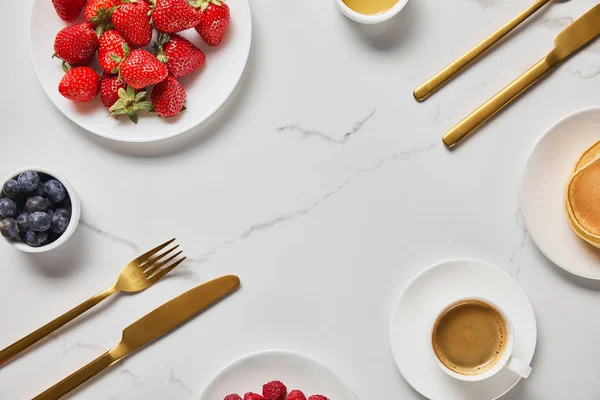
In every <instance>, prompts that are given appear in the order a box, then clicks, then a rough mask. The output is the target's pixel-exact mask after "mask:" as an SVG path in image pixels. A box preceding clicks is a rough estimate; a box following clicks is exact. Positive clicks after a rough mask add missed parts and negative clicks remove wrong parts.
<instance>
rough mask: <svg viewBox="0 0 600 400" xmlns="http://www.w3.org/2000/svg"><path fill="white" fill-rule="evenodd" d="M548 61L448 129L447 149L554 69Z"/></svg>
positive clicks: (445, 141) (532, 69)
mask: <svg viewBox="0 0 600 400" xmlns="http://www.w3.org/2000/svg"><path fill="white" fill-rule="evenodd" d="M550 60H551V57H550V56H547V57H544V59H542V60H541V61H539V62H538V63H537V64H535V65H534V66H533V67H531V68H529V69H528V70H527V71H526V72H525V73H524V74H523V75H521V76H520V77H518V78H517V79H515V80H514V81H513V82H512V83H511V84H510V85H508V86H507V87H505V88H504V89H502V90H501V91H500V92H498V93H497V94H496V95H495V96H494V97H492V98H491V99H489V100H488V101H487V102H485V103H484V104H483V105H482V106H481V107H479V108H478V109H477V110H475V111H473V112H472V113H471V114H469V116H467V117H466V118H465V119H463V120H462V121H461V122H459V123H458V124H457V125H456V126H455V127H454V128H452V129H450V130H449V131H448V132H447V133H446V134H445V135H444V137H443V138H442V140H443V141H444V144H445V145H446V146H448V147H453V146H454V145H456V144H457V143H458V142H459V141H460V140H462V139H463V138H464V137H465V136H467V135H468V134H469V133H471V132H472V131H474V130H475V129H476V128H478V127H479V126H480V125H482V124H483V123H484V122H485V121H487V120H488V119H490V118H491V117H492V116H493V115H494V114H496V113H497V112H498V111H500V110H502V109H503V108H504V107H505V106H506V105H508V104H509V103H510V102H511V101H513V100H514V99H515V98H517V97H518V96H519V95H520V94H521V93H523V92H524V91H525V90H527V88H529V87H530V86H531V85H533V84H534V83H535V82H536V81H538V80H539V79H540V78H541V77H542V76H544V75H546V74H547V73H548V72H549V71H550V70H551V69H552V67H554V65H555V63H554V62H552V61H550Z"/></svg>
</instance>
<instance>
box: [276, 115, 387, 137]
mask: <svg viewBox="0 0 600 400" xmlns="http://www.w3.org/2000/svg"><path fill="white" fill-rule="evenodd" d="M376 112H377V109H375V110H373V111H372V112H371V113H370V114H369V115H367V116H366V117H364V118H363V119H361V120H359V121H357V122H355V123H354V125H353V126H352V129H351V130H350V131H348V132H346V133H345V134H344V136H342V138H341V139H338V138H335V137H333V136H331V135H328V134H326V133H323V132H321V131H319V130H316V129H309V128H303V127H302V126H300V125H297V124H290V125H282V126H280V127H278V128H276V130H277V132H288V131H291V132H299V133H301V134H302V136H316V137H318V138H321V139H323V140H324V141H326V142H332V143H337V144H343V143H346V142H347V141H348V140H349V139H350V137H352V135H354V134H355V133H357V132H360V131H361V130H362V128H363V126H364V125H365V124H366V123H367V122H368V121H369V120H370V119H371V118H373V116H374V115H375V113H376Z"/></svg>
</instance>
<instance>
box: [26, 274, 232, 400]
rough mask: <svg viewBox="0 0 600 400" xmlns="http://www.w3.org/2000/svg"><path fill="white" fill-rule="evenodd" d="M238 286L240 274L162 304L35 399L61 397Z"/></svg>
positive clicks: (198, 288)
mask: <svg viewBox="0 0 600 400" xmlns="http://www.w3.org/2000/svg"><path fill="white" fill-rule="evenodd" d="M239 285H240V279H239V278H238V277H237V276H234V275H228V276H223V277H221V278H218V279H215V280H213V281H210V282H207V283H205V284H203V285H200V286H197V287H195V288H194V289H192V290H190V291H188V292H185V293H184V294H182V295H180V296H178V297H176V298H174V299H173V300H171V301H169V302H167V303H165V304H163V305H162V306H160V307H158V308H157V309H155V310H154V311H152V312H150V313H149V314H146V315H145V316H144V317H142V318H140V319H139V320H137V321H136V322H134V323H133V324H131V325H129V326H128V327H127V328H125V330H124V331H123V337H122V339H121V342H120V343H119V344H118V345H116V346H115V347H113V348H112V349H111V350H109V351H107V352H106V353H104V354H103V355H101V356H100V357H98V358H97V359H96V360H94V361H92V362H91V363H89V364H88V365H86V366H85V367H83V368H81V369H80V370H79V371H77V372H75V373H73V374H72V375H70V376H69V377H67V378H65V379H64V380H62V381H61V382H59V383H57V384H56V385H54V386H52V387H51V388H50V389H48V390H46V391H45V392H43V393H41V394H40V395H38V396H37V397H35V398H34V400H56V399H59V398H60V397H62V396H64V395H65V394H67V393H69V392H70V391H72V390H73V389H75V388H77V387H78V386H79V385H81V384H82V383H84V382H86V381H87V380H89V379H91V378H92V377H94V376H95V375H97V374H98V373H100V372H101V371H103V370H104V369H106V368H108V367H110V366H111V365H113V364H115V363H116V362H118V361H120V360H122V359H123V358H124V357H126V356H128V355H129V354H131V353H133V352H134V351H136V350H138V349H139V348H140V347H143V346H145V345H147V344H148V343H150V342H152V341H153V340H155V339H157V338H159V337H160V336H162V335H164V334H166V333H168V332H170V331H172V330H173V329H175V328H177V327H178V326H180V325H181V324H183V323H184V322H186V321H187V320H189V319H190V318H192V317H193V316H195V315H196V314H198V313H200V312H201V311H203V310H205V309H206V308H208V307H209V306H211V305H213V304H214V303H216V302H218V301H219V300H221V299H222V298H224V297H225V296H227V295H228V294H230V293H232V292H233V291H235V290H236V289H237V288H238V287H239Z"/></svg>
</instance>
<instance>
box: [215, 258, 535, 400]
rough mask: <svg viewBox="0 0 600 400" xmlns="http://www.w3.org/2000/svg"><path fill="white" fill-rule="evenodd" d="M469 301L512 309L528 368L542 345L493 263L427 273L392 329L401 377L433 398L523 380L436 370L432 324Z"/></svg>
mask: <svg viewBox="0 0 600 400" xmlns="http://www.w3.org/2000/svg"><path fill="white" fill-rule="evenodd" d="M465 297H482V298H486V299H489V300H490V301H491V302H493V303H495V304H498V305H499V306H500V307H502V308H503V309H504V310H506V312H507V313H508V314H509V316H510V318H511V320H512V322H513V325H514V328H515V347H514V350H513V354H514V356H515V357H517V358H518V359H520V360H522V361H523V362H525V363H531V360H532V359H533V353H534V352H535V345H536V342H537V327H536V322H535V315H534V313H533V308H532V307H531V303H530V302H529V299H528V298H527V295H526V294H525V292H523V289H522V288H521V287H520V286H519V284H518V283H517V281H515V280H514V279H513V278H512V277H511V276H510V275H509V274H508V273H507V272H505V271H504V270H502V269H501V268H499V267H497V266H495V265H493V264H489V263H487V262H483V261H478V260H468V259H464V260H450V261H444V262H442V263H440V264H437V265H434V266H432V267H430V268H428V269H426V270H425V271H423V272H421V273H420V274H418V275H417V276H416V277H415V278H413V280H412V281H411V282H410V283H409V284H408V286H407V287H406V288H405V289H404V291H403V292H402V294H401V295H400V298H399V299H398V302H397V303H396V306H395V308H394V311H393V312H392V320H391V326H390V328H391V329H390V338H391V344H392V352H393V355H394V358H395V360H396V364H397V365H398V368H399V369H400V372H401V373H402V375H403V376H404V378H405V379H406V380H407V382H408V383H409V384H410V385H411V386H412V387H413V388H414V389H415V390H416V391H418V392H419V393H421V394H422V395H423V396H425V397H427V398H428V399H431V400H492V399H497V398H499V397H500V396H502V395H504V394H505V393H506V392H508V391H509V390H510V389H512V388H513V387H514V386H515V385H516V384H517V383H518V382H519V380H520V379H521V377H520V376H518V375H516V374H514V373H513V372H511V371H508V370H506V369H504V370H502V371H500V372H499V373H498V374H496V375H495V376H493V377H491V378H489V379H487V380H485V381H481V382H463V381H459V380H457V379H454V378H451V377H450V376H449V375H447V374H446V373H444V371H442V369H441V368H440V367H439V366H438V365H436V363H435V360H434V359H433V357H432V356H431V351H430V348H429V343H428V341H429V340H430V338H429V337H428V336H429V329H430V328H431V322H432V320H434V319H435V318H436V316H437V315H438V314H439V312H440V311H441V310H442V309H443V307H444V306H446V305H447V304H448V302H450V301H452V300H453V299H456V298H465ZM532 373H533V374H535V369H534V370H533V372H532ZM206 400H208V399H206ZM220 400H221V399H220Z"/></svg>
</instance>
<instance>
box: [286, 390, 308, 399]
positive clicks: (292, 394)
mask: <svg viewBox="0 0 600 400" xmlns="http://www.w3.org/2000/svg"><path fill="white" fill-rule="evenodd" d="M287 400H306V396H305V395H304V393H302V392H301V391H299V390H292V391H291V392H290V394H289V395H288V398H287Z"/></svg>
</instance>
